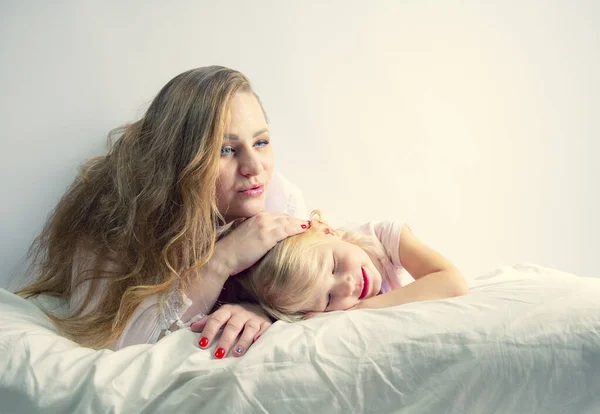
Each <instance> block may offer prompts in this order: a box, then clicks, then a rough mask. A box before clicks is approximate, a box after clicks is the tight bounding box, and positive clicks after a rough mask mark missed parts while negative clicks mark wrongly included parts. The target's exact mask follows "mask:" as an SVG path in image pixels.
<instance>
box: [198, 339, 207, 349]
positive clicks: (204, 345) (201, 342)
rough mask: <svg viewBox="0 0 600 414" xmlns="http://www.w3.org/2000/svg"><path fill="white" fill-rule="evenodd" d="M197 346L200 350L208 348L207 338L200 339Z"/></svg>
mask: <svg viewBox="0 0 600 414" xmlns="http://www.w3.org/2000/svg"><path fill="white" fill-rule="evenodd" d="M198 344H199V345H200V348H206V347H207V346H208V338H205V337H202V338H200V342H198Z"/></svg>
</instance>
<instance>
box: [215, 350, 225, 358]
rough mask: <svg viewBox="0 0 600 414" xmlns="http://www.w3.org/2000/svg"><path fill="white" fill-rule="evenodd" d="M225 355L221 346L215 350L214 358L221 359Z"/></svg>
mask: <svg viewBox="0 0 600 414" xmlns="http://www.w3.org/2000/svg"><path fill="white" fill-rule="evenodd" d="M224 356H225V350H224V349H223V348H219V349H217V350H216V351H215V358H219V359H223V357H224Z"/></svg>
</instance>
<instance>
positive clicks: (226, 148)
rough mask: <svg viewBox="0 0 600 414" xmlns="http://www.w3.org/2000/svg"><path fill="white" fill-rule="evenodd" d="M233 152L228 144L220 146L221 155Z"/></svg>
mask: <svg viewBox="0 0 600 414" xmlns="http://www.w3.org/2000/svg"><path fill="white" fill-rule="evenodd" d="M231 154H233V148H232V147H230V146H227V147H223V148H221V155H231Z"/></svg>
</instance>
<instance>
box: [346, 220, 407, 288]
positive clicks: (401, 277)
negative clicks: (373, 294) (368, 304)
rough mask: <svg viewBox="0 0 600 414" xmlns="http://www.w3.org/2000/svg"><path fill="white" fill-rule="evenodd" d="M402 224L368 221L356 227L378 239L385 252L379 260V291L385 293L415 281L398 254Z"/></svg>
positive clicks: (397, 222) (399, 222) (398, 222)
mask: <svg viewBox="0 0 600 414" xmlns="http://www.w3.org/2000/svg"><path fill="white" fill-rule="evenodd" d="M403 224H404V223H403V222H401V221H370V222H368V223H366V224H363V225H361V226H359V227H358V231H359V232H361V233H363V234H365V235H367V236H371V237H374V238H376V239H377V240H379V242H380V243H381V245H382V246H383V249H384V250H385V253H386V256H385V257H384V258H383V259H382V260H381V264H382V266H383V269H381V270H383V272H382V274H381V276H382V277H383V283H382V284H381V291H380V292H379V293H386V292H389V291H390V290H395V289H398V288H401V287H403V286H406V285H408V284H409V283H412V282H414V281H415V280H414V279H413V278H412V276H411V275H410V274H409V273H408V272H407V271H406V269H404V267H402V264H401V263H400V256H399V254H398V251H399V246H400V233H401V232H402V226H403Z"/></svg>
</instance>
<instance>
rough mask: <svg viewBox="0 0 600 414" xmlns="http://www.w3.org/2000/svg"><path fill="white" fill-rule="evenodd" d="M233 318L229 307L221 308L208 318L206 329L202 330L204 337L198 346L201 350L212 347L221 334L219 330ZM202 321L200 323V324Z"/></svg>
mask: <svg viewBox="0 0 600 414" xmlns="http://www.w3.org/2000/svg"><path fill="white" fill-rule="evenodd" d="M229 318H231V311H229V310H228V307H225V306H223V307H221V308H219V309H218V310H216V311H215V312H213V314H211V315H210V316H208V317H207V321H206V322H205V325H204V329H202V336H201V337H200V341H198V345H200V348H206V347H207V346H209V345H210V343H211V342H212V340H213V339H214V337H215V336H216V335H217V333H218V332H219V329H221V328H222V327H223V325H225V324H226V323H227V322H228V321H229ZM200 322H202V321H199V322H198V323H200Z"/></svg>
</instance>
